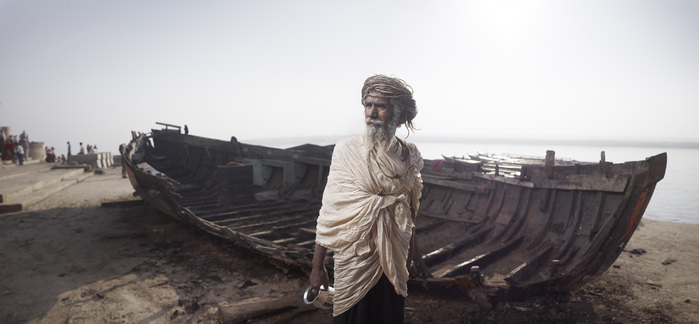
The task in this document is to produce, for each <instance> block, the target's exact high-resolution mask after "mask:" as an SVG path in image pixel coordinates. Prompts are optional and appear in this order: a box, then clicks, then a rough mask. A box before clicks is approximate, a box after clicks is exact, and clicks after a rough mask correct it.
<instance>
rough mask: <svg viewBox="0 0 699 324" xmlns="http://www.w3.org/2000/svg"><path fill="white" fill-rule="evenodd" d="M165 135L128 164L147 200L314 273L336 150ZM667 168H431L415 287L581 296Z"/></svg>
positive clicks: (489, 161) (499, 164)
mask: <svg viewBox="0 0 699 324" xmlns="http://www.w3.org/2000/svg"><path fill="white" fill-rule="evenodd" d="M159 124H160V123H159ZM161 125H163V126H165V128H164V129H157V130H156V129H153V130H152V131H151V132H150V133H141V134H138V133H132V135H133V136H132V140H131V142H130V143H129V144H127V145H125V146H124V148H123V149H122V151H121V154H122V156H123V159H122V160H123V165H124V167H125V168H126V171H127V173H128V175H129V178H130V181H131V183H132V185H133V187H134V189H135V190H136V192H137V194H139V195H140V196H141V197H142V199H143V200H145V201H146V202H147V203H148V204H150V205H151V206H153V207H155V208H157V209H159V210H161V211H162V212H164V213H166V214H168V215H170V216H172V217H174V218H176V219H179V220H181V221H183V222H186V223H189V224H192V225H194V226H197V227H199V228H201V229H202V230H204V231H206V232H208V233H211V234H213V235H216V236H218V237H222V238H224V239H226V240H230V241H232V242H234V243H236V244H237V245H238V246H240V247H243V248H247V249H249V250H251V251H256V252H258V253H261V254H262V255H264V256H266V257H269V258H271V259H274V260H277V261H280V262H283V263H284V264H287V265H289V266H298V267H301V268H304V269H310V264H311V260H312V257H313V248H314V245H315V224H316V218H317V216H318V210H319V209H320V206H321V197H322V192H323V188H324V186H325V182H326V179H327V175H328V171H329V166H330V160H331V156H332V150H333V146H317V145H312V144H306V145H301V146H297V147H292V148H288V149H277V148H271V147H265V146H259V145H249V144H245V143H241V142H238V141H237V140H236V139H235V138H231V140H230V141H222V140H216V139H209V138H204V137H198V136H193V135H189V134H182V133H181V131H180V128H179V127H178V126H174V125H169V124H161ZM666 162H667V156H666V154H665V153H662V154H658V155H656V156H652V157H650V158H648V159H646V160H644V161H632V162H625V163H611V162H607V161H605V159H604V154H602V156H601V160H600V161H599V162H578V161H574V160H556V159H555V153H554V152H552V151H549V152H547V156H546V157H545V158H534V157H523V156H505V155H503V156H496V155H488V154H477V155H472V156H469V157H462V158H450V157H444V158H443V159H440V160H425V167H424V169H423V170H422V177H423V182H424V188H423V194H422V198H421V207H420V210H419V213H418V218H417V221H416V236H415V239H416V242H415V243H416V246H417V250H418V251H417V252H418V254H417V255H419V257H417V258H415V259H414V262H413V264H412V266H411V276H412V280H413V282H414V283H418V284H422V285H439V286H444V285H447V286H449V285H452V286H453V285H456V286H460V287H464V288H465V289H467V290H469V292H473V293H469V295H471V297H472V298H473V299H474V300H476V301H478V299H479V297H478V296H482V295H483V294H480V293H478V292H479V291H481V292H482V291H483V289H486V290H487V289H489V288H492V289H501V288H510V287H519V288H526V289H537V290H547V291H551V290H553V291H567V290H570V289H574V288H577V287H579V286H581V285H582V284H584V283H586V282H589V281H590V280H593V279H594V278H596V277H598V276H599V275H600V274H601V273H603V272H604V271H605V270H606V269H607V268H609V267H610V266H611V265H612V263H613V262H614V261H615V260H616V258H617V257H618V255H619V254H620V253H621V251H622V250H623V248H624V246H625V245H626V243H627V242H628V240H629V239H630V238H631V235H632V234H633V232H634V230H635V228H636V227H637V226H638V224H639V222H640V221H641V217H642V216H643V213H644V211H645V208H646V206H647V205H648V202H649V201H650V198H651V196H652V194H653V190H654V188H655V185H656V184H657V183H658V181H660V180H661V179H662V178H663V176H664V173H665V167H666ZM329 260H331V258H329ZM330 269H331V268H330ZM481 298H483V297H481Z"/></svg>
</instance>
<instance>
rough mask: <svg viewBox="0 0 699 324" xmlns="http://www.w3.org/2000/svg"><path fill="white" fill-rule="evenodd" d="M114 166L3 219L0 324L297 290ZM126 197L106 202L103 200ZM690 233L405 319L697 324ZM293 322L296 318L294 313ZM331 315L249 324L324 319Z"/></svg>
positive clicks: (115, 315)
mask: <svg viewBox="0 0 699 324" xmlns="http://www.w3.org/2000/svg"><path fill="white" fill-rule="evenodd" d="M132 192H133V189H132V188H131V187H130V185H129V182H128V180H127V179H122V178H121V173H120V170H119V169H109V170H106V172H105V173H104V174H101V175H95V176H94V177H91V178H88V179H87V180H85V181H84V182H82V183H80V184H78V185H76V186H73V187H70V188H68V189H67V190H64V191H62V192H61V193H59V194H57V195H55V196H53V197H51V198H49V199H47V200H45V201H43V202H41V203H39V204H38V205H35V206H32V207H31V208H30V209H29V210H27V211H23V212H20V213H14V214H5V215H0V260H2V262H1V263H0V323H27V322H29V323H216V322H217V320H218V313H217V312H218V306H219V304H220V303H225V302H228V303H234V302H238V301H243V300H247V299H250V298H261V299H266V298H270V297H278V296H286V295H290V294H291V295H294V294H296V295H298V296H299V299H300V298H301V292H302V291H303V289H304V288H305V287H306V286H307V285H308V281H307V277H306V274H305V273H303V271H299V270H293V269H291V270H289V269H284V268H283V267H276V266H274V265H272V264H270V263H269V262H267V261H266V259H264V258H261V257H259V256H257V255H250V254H248V253H247V252H245V251H240V250H238V249H236V248H235V247H234V246H232V245H231V244H229V243H227V242H224V241H222V240H219V239H217V238H213V237H210V236H208V235H207V234H205V233H203V232H201V231H199V230H196V229H193V228H190V227H188V226H186V225H184V224H181V223H178V222H176V221H174V220H172V219H170V218H168V217H167V216H165V215H163V214H161V213H159V212H157V211H155V210H154V209H151V208H149V207H148V206H145V205H143V204H142V203H138V202H132V203H128V201H133V200H134V199H137V198H134V197H132V195H131V194H132ZM109 201H126V202H127V203H121V204H117V205H116V206H112V207H101V206H100V204H101V203H102V202H109ZM698 234H699V226H697V225H687V224H677V223H667V222H657V221H648V220H645V221H644V222H643V227H640V228H639V230H637V231H636V233H635V234H634V236H633V238H632V239H631V241H630V242H629V244H628V245H627V247H626V248H625V249H624V252H622V254H621V255H620V256H619V258H618V260H617V262H616V263H615V264H614V266H613V267H611V268H610V269H609V270H608V271H607V272H605V273H604V274H603V275H602V276H601V277H600V278H598V279H597V280H595V281H593V282H592V283H590V284H588V285H586V286H584V287H582V288H580V289H578V290H575V291H572V292H570V293H567V294H560V295H526V296H522V295H517V294H508V295H503V296H493V297H492V298H491V301H492V302H493V304H494V308H493V309H491V310H488V311H486V310H480V309H478V308H477V307H476V306H474V305H473V304H472V303H469V302H468V301H467V300H466V297H465V296H464V295H463V294H462V293H460V292H458V291H439V292H437V291H423V290H421V289H419V288H418V287H411V291H410V296H409V297H408V300H407V305H406V322H408V323H515V322H519V323H699V278H697V276H696V275H697V273H698V272H697V269H699V250H698V248H699V235H698ZM292 315H293V316H292ZM330 319H331V314H330V312H329V311H309V312H305V313H300V314H298V313H297V314H293V313H290V312H283V313H279V314H271V315H269V316H265V317H262V318H260V319H256V320H254V321H252V322H253V323H276V322H291V323H318V322H321V323H322V322H325V323H329V322H330Z"/></svg>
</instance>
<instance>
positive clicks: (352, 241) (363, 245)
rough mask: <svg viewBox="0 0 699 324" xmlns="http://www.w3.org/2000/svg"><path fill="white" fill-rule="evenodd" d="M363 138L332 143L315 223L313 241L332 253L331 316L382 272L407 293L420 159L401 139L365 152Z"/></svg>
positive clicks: (399, 291)
mask: <svg viewBox="0 0 699 324" xmlns="http://www.w3.org/2000/svg"><path fill="white" fill-rule="evenodd" d="M364 140H365V137H364V136H363V135H359V136H356V137H352V138H348V139H344V140H341V141H340V142H338V143H337V144H336V145H335V150H334V152H333V156H332V163H331V165H330V173H329V175H328V183H327V185H326V186H325V191H324V193H323V206H322V207H321V209H320V214H319V216H318V225H317V227H316V242H317V243H318V244H320V245H322V246H324V247H326V248H328V249H330V250H332V251H334V256H333V258H334V262H335V281H334V288H335V293H334V296H333V301H334V307H333V315H334V316H337V315H339V314H342V313H344V312H345V311H347V310H348V309H350V308H351V307H352V306H354V305H355V304H356V303H357V302H359V300H361V299H362V298H363V297H364V296H365V295H366V294H367V292H368V291H369V290H370V289H371V288H372V287H373V286H374V285H375V284H376V283H377V282H378V281H379V279H380V278H381V274H382V273H383V274H385V275H386V277H387V278H388V280H389V281H390V282H391V283H392V284H393V287H394V288H395V291H396V293H397V294H399V295H402V296H407V295H408V287H407V280H408V269H407V267H406V261H407V258H408V250H409V248H410V238H411V236H412V233H413V227H414V226H413V217H412V213H411V208H412V209H413V210H414V211H415V212H417V210H418V207H419V204H420V200H419V199H420V194H421V192H420V190H421V189H422V178H421V177H420V170H421V169H422V166H423V161H422V157H421V155H420V152H419V151H418V150H417V148H416V147H415V145H414V144H409V143H406V142H404V141H401V140H398V143H397V145H395V146H394V147H393V149H389V150H387V151H386V152H377V151H376V150H371V151H369V150H368V149H367V147H368V146H367V145H365V144H364Z"/></svg>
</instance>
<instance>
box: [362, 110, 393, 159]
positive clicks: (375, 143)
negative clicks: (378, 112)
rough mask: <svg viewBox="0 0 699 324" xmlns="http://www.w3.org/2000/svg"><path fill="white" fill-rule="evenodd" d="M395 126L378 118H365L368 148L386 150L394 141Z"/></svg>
mask: <svg viewBox="0 0 699 324" xmlns="http://www.w3.org/2000/svg"><path fill="white" fill-rule="evenodd" d="M396 128H397V127H396V126H395V125H393V123H391V122H389V123H388V124H386V123H384V122H382V121H380V120H378V119H371V118H367V119H366V139H367V140H366V145H367V146H368V148H369V150H370V151H371V150H381V151H386V150H388V148H389V147H391V144H393V142H394V141H395V137H396Z"/></svg>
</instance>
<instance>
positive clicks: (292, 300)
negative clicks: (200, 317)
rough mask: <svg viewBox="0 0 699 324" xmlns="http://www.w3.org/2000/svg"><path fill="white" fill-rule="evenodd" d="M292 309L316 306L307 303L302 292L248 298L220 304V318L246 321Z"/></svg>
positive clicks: (221, 320)
mask: <svg viewBox="0 0 699 324" xmlns="http://www.w3.org/2000/svg"><path fill="white" fill-rule="evenodd" d="M290 309H298V310H303V311H307V310H312V309H315V306H313V305H306V304H305V303H304V302H303V297H302V294H301V293H298V294H291V295H287V296H282V297H278V298H274V299H267V300H259V299H247V300H244V301H240V302H237V303H232V304H231V303H221V304H219V306H218V320H219V323H223V324H237V323H245V322H247V321H248V320H251V319H254V318H256V317H259V316H262V315H269V314H271V313H274V312H279V311H282V310H290Z"/></svg>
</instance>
